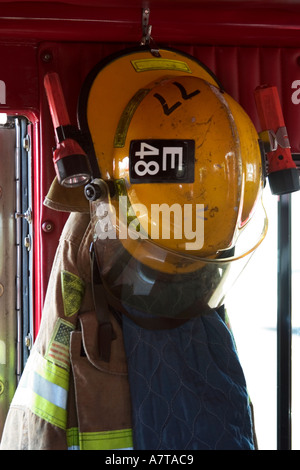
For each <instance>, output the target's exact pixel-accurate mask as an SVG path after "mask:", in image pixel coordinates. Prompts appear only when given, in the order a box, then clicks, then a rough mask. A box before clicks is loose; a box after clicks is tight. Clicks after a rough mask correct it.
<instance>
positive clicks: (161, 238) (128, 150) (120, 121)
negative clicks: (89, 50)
mask: <svg viewBox="0 0 300 470" xmlns="http://www.w3.org/2000/svg"><path fill="white" fill-rule="evenodd" d="M160 54H161V56H160V57H159V58H155V57H153V56H152V55H151V53H150V51H145V50H143V49H142V50H138V51H134V52H132V53H130V52H128V54H126V53H124V55H121V56H120V57H118V58H117V59H112V60H111V61H107V63H106V64H104V65H103V66H102V67H101V68H100V69H99V70H98V73H94V74H92V78H91V77H90V78H89V80H88V85H89V87H88V90H89V92H88V93H85V95H84V96H85V99H83V98H82V99H81V101H80V103H81V110H82V109H84V111H85V113H84V114H83V117H82V120H81V122H83V130H86V131H88V132H89V134H90V136H91V141H92V143H93V149H94V152H95V157H96V160H97V163H98V167H99V170H100V178H99V184H100V186H101V188H102V190H101V191H100V193H101V197H100V198H99V199H98V200H96V201H93V202H91V214H92V220H93V223H94V226H95V240H94V241H95V252H96V256H97V260H98V265H99V268H100V272H101V276H102V279H103V283H104V285H105V287H106V290H107V292H109V293H110V295H112V296H113V297H115V298H116V299H118V300H119V301H120V302H121V303H122V305H123V306H125V308H127V309H135V310H136V311H139V312H140V311H144V312H147V313H150V314H151V315H160V316H169V317H172V318H190V317H191V316H195V315H198V314H199V313H200V311H201V313H203V312H204V311H207V310H208V309H210V308H215V307H217V306H218V305H219V304H220V302H221V301H222V299H223V298H224V295H225V293H226V291H227V289H228V287H229V286H230V285H231V284H232V282H233V280H234V279H235V278H236V277H237V275H238V273H239V272H240V271H241V270H242V269H243V267H244V266H245V264H246V263H247V261H248V258H249V253H251V252H252V251H253V250H254V248H255V247H256V246H257V245H258V244H259V243H260V242H261V241H262V239H263V238H264V236H265V233H266V226H267V222H266V216H265V214H264V211H263V210H261V211H260V210H257V208H260V201H261V193H262V188H263V183H264V181H263V169H262V158H261V153H260V148H259V143H258V135H257V133H256V130H255V128H254V126H253V124H252V122H251V120H250V119H249V117H248V116H247V114H246V113H245V112H244V110H243V109H242V108H241V107H240V106H239V105H238V103H236V102H235V101H234V100H233V99H232V98H231V97H229V96H228V95H227V94H226V93H225V92H224V91H223V90H221V88H220V86H219V84H218V82H217V80H216V79H215V77H214V76H213V75H212V74H211V73H210V72H209V71H208V70H207V69H206V68H205V67H204V66H203V65H202V64H200V63H199V62H197V61H195V60H194V59H193V58H191V57H189V56H186V55H183V54H181V53H178V52H177V51H171V50H162V51H160ZM122 71H123V72H124V73H125V75H124V74H122V73H121V72H122ZM112 97H114V98H113V99H112ZM109 99H110V102H109ZM103 110H105V112H104V111H103ZM79 117H80V116H79ZM79 121H80V119H79ZM105 181H106V182H107V184H108V185H107V184H106V183H105ZM112 186H113V190H111V188H112ZM260 212H261V213H262V216H261V217H260V219H259V223H255V222H254V223H253V221H255V220H256V219H257V216H256V213H260ZM253 225H255V226H256V230H255V234H254V235H251V237H250V239H249V240H248V241H247V244H246V246H245V247H244V248H243V249H241V251H239V245H240V244H241V241H242V240H243V239H244V238H246V239H247V236H245V234H247V233H248V232H249V228H251V227H252V226H253Z"/></svg>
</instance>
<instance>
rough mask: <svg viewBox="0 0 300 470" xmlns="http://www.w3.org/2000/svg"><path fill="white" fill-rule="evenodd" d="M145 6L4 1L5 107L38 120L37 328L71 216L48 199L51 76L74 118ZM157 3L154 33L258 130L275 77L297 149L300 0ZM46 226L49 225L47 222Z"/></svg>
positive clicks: (130, 41)
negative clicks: (259, 98)
mask: <svg viewBox="0 0 300 470" xmlns="http://www.w3.org/2000/svg"><path fill="white" fill-rule="evenodd" d="M142 6H143V3H142V2H141V1H139V0H136V1H135V0H129V1H128V2H126V7H125V6H124V2H123V1H117V0H112V1H108V0H107V1H96V0H89V1H88V2H82V1H80V0H74V1H72V2H71V1H66V2H56V3H52V2H41V1H32V2H26V1H20V2H18V3H16V4H15V2H12V1H7V2H1V1H0V57H1V69H0V80H3V81H4V82H5V84H6V90H7V93H6V103H5V104H2V105H0V111H1V110H5V111H7V112H9V113H20V114H24V115H26V116H27V117H28V119H29V120H30V121H31V122H32V123H33V125H32V137H33V139H32V141H33V157H34V158H33V175H34V182H33V185H34V188H33V189H34V191H33V194H34V204H33V217H34V219H33V223H34V246H33V249H34V256H35V264H34V289H35V299H34V300H35V330H36V332H37V331H38V328H39V324H40V317H41V312H42V306H43V301H44V297H45V293H46V289H47V283H48V279H49V275H50V271H51V266H52V261H53V258H54V255H55V251H56V247H57V243H58V239H59V236H60V233H61V230H62V228H63V225H64V223H65V220H66V218H67V216H68V214H67V213H56V212H54V211H52V210H50V209H49V208H47V207H45V206H44V205H43V200H44V198H45V196H46V194H47V192H48V189H49V186H50V184H51V182H52V180H53V178H54V175H55V172H54V167H53V162H52V148H53V147H54V146H55V135H54V131H53V125H52V121H51V116H50V112H49V107H48V103H47V99H46V94H45V90H44V76H45V74H46V73H48V72H51V71H55V72H57V73H58V75H59V77H60V81H61V83H62V88H63V92H64V96H65V100H66V104H67V109H68V112H69V116H70V121H71V123H72V124H76V123H77V100H78V96H79V93H80V89H81V86H82V84H83V82H84V79H85V77H86V75H87V74H88V72H89V71H90V70H91V68H92V67H93V66H94V65H95V64H96V63H97V62H99V61H100V60H101V59H102V58H104V57H106V56H108V55H109V54H111V53H113V52H116V51H120V50H122V49H123V48H124V47H126V46H127V45H128V46H132V45H137V44H138V43H139V41H140V39H141V36H142V29H141V8H142ZM150 7H151V14H150V24H151V25H152V27H153V28H152V35H153V37H154V39H155V41H156V42H157V43H158V44H159V45H161V46H163V45H167V46H171V47H176V48H178V49H181V50H183V51H184V52H187V53H190V54H192V55H193V56H195V57H196V58H198V59H199V60H201V61H202V62H204V63H205V64H206V65H207V66H208V67H209V68H211V70H212V71H213V72H215V73H216V75H217V76H218V78H219V79H220V80H221V82H222V83H223V86H224V88H225V89H226V91H227V92H228V93H229V94H231V95H232V96H233V97H234V98H235V99H236V100H237V101H238V102H240V104H241V105H242V106H243V107H244V108H245V109H246V110H247V112H248V113H249V114H250V116H251V118H252V119H253V121H254V123H255V125H256V126H257V129H258V130H260V129H259V122H258V117H257V114H256V108H255V102H254V94H253V93H254V90H255V88H256V87H257V86H259V85H262V84H269V85H274V86H277V88H278V91H279V97H280V101H281V104H282V108H283V114H284V118H285V123H286V126H287V129H288V134H289V138H290V142H291V145H292V151H294V152H300V133H299V129H300V104H299V102H300V100H299V98H298V95H297V89H298V88H300V49H299V48H300V3H299V2H262V1H252V2H249V1H247V2H238V1H236V2H233V1H231V2H226V1H221V2H216V3H215V2H212V1H210V2H202V1H196V0H195V1H187V2H186V1H180V0H177V1H170V0H162V1H160V0H155V1H151V2H150ZM298 81H299V83H298ZM299 94H300V93H299ZM103 112H105V110H103ZM45 222H50V225H49V224H45ZM49 226H50V227H52V229H51V230H50V231H47V230H46V231H45V227H49Z"/></svg>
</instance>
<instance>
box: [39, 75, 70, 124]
mask: <svg viewBox="0 0 300 470" xmlns="http://www.w3.org/2000/svg"><path fill="white" fill-rule="evenodd" d="M44 86H45V90H46V95H47V99H48V103H49V108H50V114H51V118H52V122H53V126H54V129H57V128H58V127H59V126H67V125H69V124H70V118H69V114H68V110H67V106H66V102H65V98H64V95H63V91H62V86H61V83H60V79H59V76H58V74H57V73H56V72H49V73H48V74H47V75H45V78H44Z"/></svg>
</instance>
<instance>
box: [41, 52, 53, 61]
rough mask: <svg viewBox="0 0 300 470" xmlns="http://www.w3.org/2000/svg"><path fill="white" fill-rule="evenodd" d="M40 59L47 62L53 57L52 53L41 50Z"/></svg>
mask: <svg viewBox="0 0 300 470" xmlns="http://www.w3.org/2000/svg"><path fill="white" fill-rule="evenodd" d="M41 59H42V61H43V62H46V63H49V62H51V61H52V59H53V55H52V53H51V52H50V51H43V52H42V54H41Z"/></svg>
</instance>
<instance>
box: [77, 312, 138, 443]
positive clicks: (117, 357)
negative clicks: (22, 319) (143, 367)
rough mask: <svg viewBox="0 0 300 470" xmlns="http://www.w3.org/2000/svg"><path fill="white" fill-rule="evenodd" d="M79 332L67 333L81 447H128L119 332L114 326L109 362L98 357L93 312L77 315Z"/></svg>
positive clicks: (126, 390) (125, 378) (128, 423)
mask: <svg viewBox="0 0 300 470" xmlns="http://www.w3.org/2000/svg"><path fill="white" fill-rule="evenodd" d="M80 323H81V331H73V332H72V334H71V344H70V356H71V367H72V372H73V377H74V387H75V400H76V411H77V418H78V433H79V442H80V448H81V449H90V448H93V449H98V450H100V449H118V448H131V447H132V438H131V401H130V391H129V383H128V376H127V365H126V358H125V352H124V347H123V338H122V331H121V330H120V329H118V328H117V325H115V330H117V332H116V339H115V340H114V341H113V342H112V353H111V360H110V362H109V363H107V362H104V361H101V360H100V359H99V357H98V353H97V351H98V343H97V341H98V335H97V328H98V322H97V318H96V314H95V313H94V312H87V313H84V314H81V315H80Z"/></svg>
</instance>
